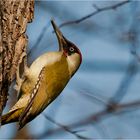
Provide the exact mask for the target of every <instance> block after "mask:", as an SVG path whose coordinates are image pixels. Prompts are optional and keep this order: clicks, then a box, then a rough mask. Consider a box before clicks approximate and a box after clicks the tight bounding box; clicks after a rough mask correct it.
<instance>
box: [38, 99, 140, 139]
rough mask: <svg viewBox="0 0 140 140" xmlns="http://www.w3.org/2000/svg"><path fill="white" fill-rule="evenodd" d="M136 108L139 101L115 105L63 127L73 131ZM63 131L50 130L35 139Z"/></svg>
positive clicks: (57, 129)
mask: <svg viewBox="0 0 140 140" xmlns="http://www.w3.org/2000/svg"><path fill="white" fill-rule="evenodd" d="M137 107H140V100H138V101H134V102H130V103H125V104H115V105H114V106H112V107H110V109H108V108H106V109H104V110H103V111H100V112H97V113H95V114H93V115H90V116H89V117H87V118H85V119H83V120H80V121H77V122H75V123H73V124H70V125H69V126H65V127H66V128H69V129H74V128H77V127H79V126H80V127H82V126H85V125H88V124H91V123H93V122H94V123H97V122H99V121H100V120H101V119H103V118H105V117H107V116H108V115H112V114H113V113H125V111H126V110H129V109H134V108H135V109H136V108H137ZM63 129H64V128H63V127H60V128H56V129H51V130H49V131H45V132H44V133H42V134H41V135H39V136H37V137H39V138H42V137H44V136H51V135H53V134H56V133H60V132H63V131H62V130H63Z"/></svg>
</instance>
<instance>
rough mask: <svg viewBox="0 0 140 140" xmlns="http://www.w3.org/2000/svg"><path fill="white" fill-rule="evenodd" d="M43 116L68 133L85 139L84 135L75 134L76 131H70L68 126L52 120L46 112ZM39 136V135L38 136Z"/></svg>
mask: <svg viewBox="0 0 140 140" xmlns="http://www.w3.org/2000/svg"><path fill="white" fill-rule="evenodd" d="M43 116H44V117H45V118H46V119H47V120H49V121H50V122H52V123H54V124H56V125H57V126H59V127H60V128H62V129H63V130H65V131H67V132H69V133H70V134H73V135H74V136H75V137H77V138H79V139H87V138H86V137H83V136H81V135H79V134H77V131H72V130H71V129H70V128H69V127H68V126H64V125H62V124H60V123H58V122H56V121H55V120H53V119H52V118H51V117H49V116H47V115H46V114H43ZM39 138H40V137H39Z"/></svg>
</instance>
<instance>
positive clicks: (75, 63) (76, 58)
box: [51, 20, 82, 76]
mask: <svg viewBox="0 0 140 140" xmlns="http://www.w3.org/2000/svg"><path fill="white" fill-rule="evenodd" d="M51 23H52V26H53V28H54V31H55V33H56V36H57V39H58V42H59V51H61V52H63V54H64V56H65V57H66V59H67V62H68V65H69V71H70V73H71V76H72V75H73V74H74V73H75V72H76V70H77V69H78V68H79V66H80V64H81V62H82V54H81V52H80V50H79V49H78V47H77V46H76V45H75V44H73V43H72V42H70V41H69V40H67V39H66V38H65V37H64V36H63V34H62V32H61V31H60V30H59V28H58V27H57V26H56V24H55V23H54V21H53V20H51Z"/></svg>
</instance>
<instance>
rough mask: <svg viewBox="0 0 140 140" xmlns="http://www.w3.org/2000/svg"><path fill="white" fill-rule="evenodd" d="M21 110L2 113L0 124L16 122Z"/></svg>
mask: <svg viewBox="0 0 140 140" xmlns="http://www.w3.org/2000/svg"><path fill="white" fill-rule="evenodd" d="M22 111H23V110H22V109H17V110H13V111H11V112H8V113H7V114H5V115H3V116H2V117H1V125H5V124H8V123H12V122H17V121H18V119H19V116H20V114H21V112H22Z"/></svg>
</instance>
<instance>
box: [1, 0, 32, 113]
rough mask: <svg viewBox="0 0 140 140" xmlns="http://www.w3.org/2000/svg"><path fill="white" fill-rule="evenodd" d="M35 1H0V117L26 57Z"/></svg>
mask: <svg viewBox="0 0 140 140" xmlns="http://www.w3.org/2000/svg"><path fill="white" fill-rule="evenodd" d="M33 10H34V0H0V115H1V113H2V111H3V109H4V107H5V105H6V101H7V96H8V89H9V86H10V84H11V82H12V81H13V80H14V78H15V74H16V71H17V69H18V67H19V66H20V64H21V63H22V61H23V58H24V57H25V56H26V46H27V43H28V40H27V35H26V34H25V31H26V27H27V23H28V22H31V21H32V19H33Z"/></svg>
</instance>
